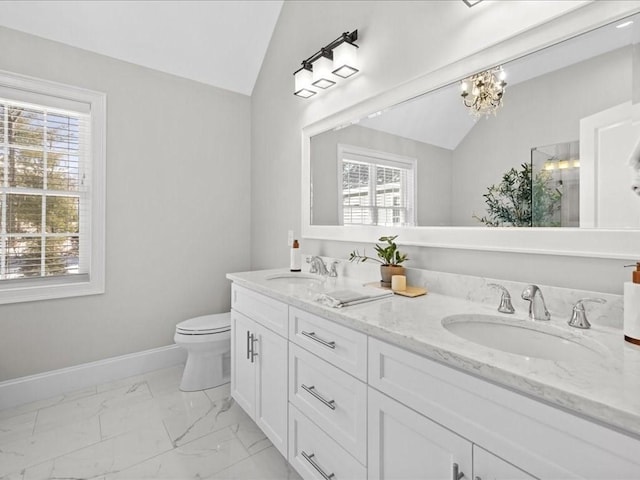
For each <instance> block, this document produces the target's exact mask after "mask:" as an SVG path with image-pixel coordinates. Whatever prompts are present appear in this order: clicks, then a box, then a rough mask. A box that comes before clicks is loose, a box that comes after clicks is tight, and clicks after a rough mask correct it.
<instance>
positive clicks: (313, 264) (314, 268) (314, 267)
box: [307, 255, 318, 273]
mask: <svg viewBox="0 0 640 480" xmlns="http://www.w3.org/2000/svg"><path fill="white" fill-rule="evenodd" d="M307 263H308V264H309V265H310V266H309V273H318V265H317V264H316V262H314V261H313V257H312V256H311V255H308V256H307Z"/></svg>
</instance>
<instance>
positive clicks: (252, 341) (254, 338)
mask: <svg viewBox="0 0 640 480" xmlns="http://www.w3.org/2000/svg"><path fill="white" fill-rule="evenodd" d="M257 341H258V339H257V338H256V336H255V335H254V334H253V333H252V334H251V363H253V359H254V358H255V357H257V356H258V354H257V353H256V352H255V345H254V343H256V342H257Z"/></svg>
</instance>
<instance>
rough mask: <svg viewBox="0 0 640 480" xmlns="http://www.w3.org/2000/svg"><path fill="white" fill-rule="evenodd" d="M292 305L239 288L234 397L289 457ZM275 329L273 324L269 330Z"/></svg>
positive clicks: (235, 314) (234, 311)
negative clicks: (287, 336) (288, 399)
mask: <svg viewBox="0 0 640 480" xmlns="http://www.w3.org/2000/svg"><path fill="white" fill-rule="evenodd" d="M287 324H288V306H287V305H286V304H284V303H281V302H278V301H276V300H273V299H270V298H268V297H265V296H263V295H260V294H256V293H254V292H252V291H250V290H248V289H245V288H243V287H239V286H236V285H234V286H233V293H232V310H231V395H232V397H233V398H234V399H235V401H236V402H238V405H240V406H241V407H242V408H243V409H244V411H245V412H247V414H249V416H250V417H251V418H252V419H253V420H254V421H255V422H256V424H257V425H258V426H259V427H260V428H261V429H262V431H263V432H264V433H265V434H266V435H267V437H269V440H271V442H272V443H273V444H274V445H275V447H276V448H277V449H278V450H279V451H280V453H282V455H283V456H285V457H287V448H288V439H287V435H288V424H287V380H288V375H287V351H288V342H287V339H286V337H283V336H281V334H279V333H276V332H275V331H273V330H271V328H273V327H274V326H275V329H276V330H280V331H284V332H286V331H287ZM268 327H271V328H268Z"/></svg>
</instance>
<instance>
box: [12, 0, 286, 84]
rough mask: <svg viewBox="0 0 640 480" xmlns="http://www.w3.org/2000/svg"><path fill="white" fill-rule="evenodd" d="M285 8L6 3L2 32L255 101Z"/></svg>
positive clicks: (210, 3) (247, 2)
mask: <svg viewBox="0 0 640 480" xmlns="http://www.w3.org/2000/svg"><path fill="white" fill-rule="evenodd" d="M282 3H283V1H282V0H243V1H237V0H236V1H226V0H199V1H168V0H167V1H137V0H133V1H93V0H92V1H59V0H51V1H28V0H24V1H14V0H4V1H0V25H2V26H5V27H8V28H12V29H15V30H20V31H23V32H26V33H30V34H33V35H37V36H40V37H44V38H47V39H50V40H54V41H57V42H61V43H65V44H67V45H72V46H74V47H79V48H82V49H85V50H90V51H92V52H96V53H100V54H103V55H107V56H109V57H113V58H117V59H119V60H124V61H127V62H131V63H135V64H138V65H143V66H145V67H149V68H153V69H156V70H160V71H163V72H167V73H171V74H174V75H178V76H181V77H185V78H189V79H192V80H196V81H199V82H202V83H206V84H209V85H213V86H216V87H220V88H224V89H227V90H231V91H234V92H238V93H242V94H245V95H251V92H252V91H253V86H254V84H255V82H256V78H257V77H258V73H259V72H260V67H261V65H262V61H263V59H264V55H265V53H266V51H267V47H268V45H269V41H270V40H271V35H272V34H273V30H274V28H275V24H276V21H277V20H278V15H279V14H280V9H281V8H282Z"/></svg>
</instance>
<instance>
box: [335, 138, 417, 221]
mask: <svg viewBox="0 0 640 480" xmlns="http://www.w3.org/2000/svg"><path fill="white" fill-rule="evenodd" d="M416 164H417V161H416V159H415V158H409V157H402V156H400V155H395V154H391V153H386V152H379V151H375V150H369V149H365V148H360V147H354V146H351V145H338V172H339V176H340V178H339V179H338V185H342V189H341V190H340V191H339V193H338V195H339V197H340V198H339V200H338V203H339V205H340V223H341V224H342V225H382V226H414V225H415V224H416V201H415V192H416V187H415V182H416V168H417V167H416Z"/></svg>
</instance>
